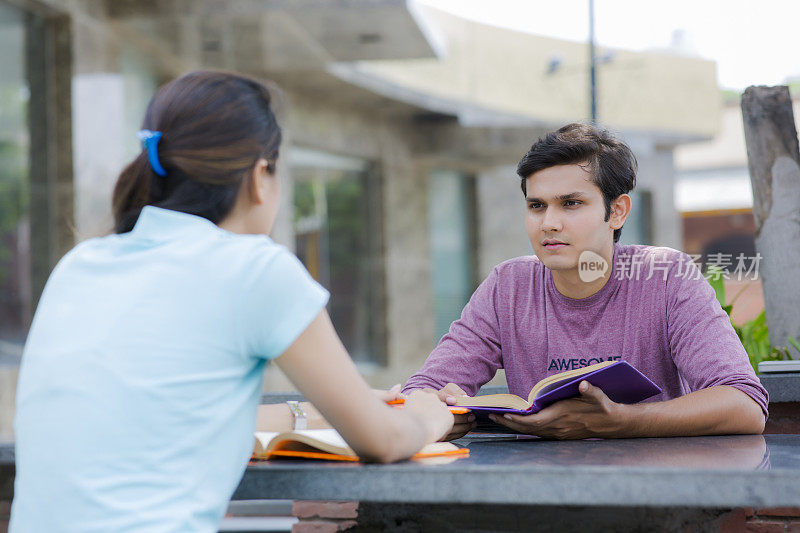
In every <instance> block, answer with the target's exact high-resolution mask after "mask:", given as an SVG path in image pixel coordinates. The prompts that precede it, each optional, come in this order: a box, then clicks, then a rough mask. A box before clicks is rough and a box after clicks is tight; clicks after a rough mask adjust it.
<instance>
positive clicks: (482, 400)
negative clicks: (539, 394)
mask: <svg viewBox="0 0 800 533" xmlns="http://www.w3.org/2000/svg"><path fill="white" fill-rule="evenodd" d="M456 405H460V406H464V407H506V408H509V409H520V410H525V409H528V408H530V406H531V404H530V403H528V402H526V401H525V400H523V399H522V398H520V397H519V396H517V395H515V394H487V395H486V396H473V397H471V398H463V397H458V396H457V397H456Z"/></svg>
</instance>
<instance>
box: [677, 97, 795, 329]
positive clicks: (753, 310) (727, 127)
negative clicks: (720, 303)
mask: <svg viewBox="0 0 800 533" xmlns="http://www.w3.org/2000/svg"><path fill="white" fill-rule="evenodd" d="M792 99H793V106H794V114H795V125H796V126H797V124H800V98H797V97H796V96H793V98H792ZM675 166H676V176H677V185H676V189H675V207H676V209H677V210H678V212H679V213H680V217H681V224H682V227H683V232H682V233H683V245H682V249H683V250H684V251H685V252H686V253H688V254H693V255H695V256H698V257H699V259H700V260H702V261H703V262H704V263H707V262H709V258H710V257H715V260H716V259H721V260H722V261H721V262H723V263H727V262H728V260H730V263H731V264H729V265H727V267H728V268H727V270H728V271H729V272H728V274H729V275H728V276H727V277H729V278H730V279H728V280H726V281H725V288H726V299H727V301H728V303H731V302H733V303H734V305H733V312H732V318H733V320H734V322H736V323H737V324H741V323H744V322H747V321H748V320H751V319H753V318H755V317H757V316H758V315H759V314H760V313H761V312H762V311H763V310H764V294H763V292H762V288H761V280H760V279H758V278H757V277H756V276H748V277H747V279H738V278H739V276H734V275H732V273H731V272H730V271H731V270H735V267H736V257H737V256H739V254H743V255H744V256H745V257H754V256H755V255H756V245H755V221H754V219H753V189H752V186H751V183H750V174H749V170H748V168H747V148H746V146H745V139H744V126H743V122H742V110H741V103H740V98H739V95H738V94H728V95H726V96H724V97H723V106H722V113H721V115H720V123H719V129H718V133H717V134H716V135H715V136H714V137H713V138H712V139H710V140H708V141H704V142H700V143H695V144H691V145H686V146H681V147H679V148H678V149H677V150H676V151H675ZM711 262H714V261H713V260H712V261H711ZM751 277H756V279H750V278H751ZM734 300H735V302H734Z"/></svg>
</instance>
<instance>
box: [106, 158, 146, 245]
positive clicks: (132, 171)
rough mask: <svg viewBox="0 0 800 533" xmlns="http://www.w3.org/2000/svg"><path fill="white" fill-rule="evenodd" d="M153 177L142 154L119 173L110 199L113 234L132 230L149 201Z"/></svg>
mask: <svg viewBox="0 0 800 533" xmlns="http://www.w3.org/2000/svg"><path fill="white" fill-rule="evenodd" d="M155 176H156V174H155V172H153V169H152V168H150V163H148V161H147V154H146V153H144V152H142V153H140V154H139V155H138V156H137V157H136V159H134V160H133V161H131V162H130V164H129V165H128V166H127V167H125V169H124V170H123V171H122V173H120V175H119V178H118V179H117V184H116V185H115V186H114V193H113V195H112V197H111V206H112V211H113V214H114V232H115V233H125V232H128V231H130V230H132V229H133V226H134V225H135V224H136V221H137V220H138V218H139V213H141V212H142V209H143V208H144V206H146V205H147V204H148V203H149V201H150V184H151V183H152V181H153V178H154V177H155Z"/></svg>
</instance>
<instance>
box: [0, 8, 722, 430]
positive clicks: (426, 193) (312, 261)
mask: <svg viewBox="0 0 800 533" xmlns="http://www.w3.org/2000/svg"><path fill="white" fill-rule="evenodd" d="M599 55H600V63H601V64H600V67H599V78H598V85H599V94H600V98H599V110H600V120H601V122H602V123H603V124H604V125H606V126H608V127H610V128H612V129H614V130H616V131H617V132H618V133H619V134H620V135H621V136H622V137H623V138H624V139H626V140H627V141H628V142H629V144H630V145H631V147H632V148H633V149H634V151H635V153H636V155H637V157H638V159H639V165H640V174H639V186H638V188H637V191H636V193H635V198H634V203H635V208H634V212H633V214H632V216H631V218H630V219H629V222H628V223H627V224H626V227H625V231H624V232H623V240H624V241H626V242H642V243H653V244H659V245H666V246H673V247H680V246H681V245H682V235H681V218H680V216H679V214H678V212H677V211H676V210H675V208H674V204H673V195H674V184H675V180H674V174H675V171H674V163H673V151H674V149H675V147H676V146H678V145H680V144H682V143H686V142H695V141H702V140H706V139H709V138H711V136H712V135H714V134H715V132H716V128H717V125H718V122H719V108H720V105H719V100H718V98H717V88H716V74H715V67H714V64H713V63H712V62H709V61H703V60H699V59H693V58H688V57H683V56H680V55H676V54H670V53H664V52H658V53H655V52H654V53H633V52H627V51H623V50H600V51H599ZM201 68H202V69H205V68H213V69H227V70H235V71H239V72H243V73H246V74H249V75H252V76H255V77H257V78H261V79H268V80H272V82H274V83H275V84H276V85H277V86H278V87H279V88H280V94H281V96H280V103H279V106H278V107H279V114H280V118H281V121H282V123H283V125H284V127H285V132H286V135H285V138H286V143H285V146H284V148H283V150H282V154H283V157H282V161H281V162H280V170H281V175H282V179H283V180H284V185H285V186H284V188H283V189H284V194H285V199H284V200H285V201H284V206H283V209H282V211H281V214H280V215H279V221H278V224H277V227H276V230H275V235H274V238H275V240H277V241H278V242H281V243H283V244H285V245H287V246H289V247H290V248H292V249H293V250H295V251H296V253H297V254H298V256H299V257H300V258H301V259H302V260H303V261H304V263H305V264H306V266H307V267H308V269H309V271H310V272H311V273H312V274H313V275H314V276H315V277H316V278H317V279H318V280H320V281H321V282H322V283H323V285H325V286H327V287H328V288H329V289H330V290H331V292H332V299H331V304H330V309H329V311H330V313H331V315H332V317H333V321H334V323H335V325H336V327H337V330H338V331H339V333H340V335H341V336H342V339H343V340H344V342H345V344H346V346H347V347H348V349H349V350H350V352H351V354H352V355H353V357H354V359H355V360H356V361H357V362H358V364H359V365H360V366H361V368H362V371H363V372H364V373H365V374H366V375H367V377H368V379H369V380H370V381H371V383H372V384H373V385H375V386H387V385H391V384H392V383H395V382H399V381H402V380H404V378H405V377H407V376H408V375H409V374H410V373H411V372H413V371H414V370H416V369H417V368H418V367H419V365H420V364H421V363H422V361H423V360H424V358H425V357H426V355H427V354H428V353H429V351H430V350H431V348H432V347H433V346H434V344H435V342H436V339H437V338H438V337H439V336H440V335H441V334H442V333H443V332H444V331H446V328H447V326H448V325H449V323H450V321H452V320H453V319H454V318H457V317H458V315H459V313H460V310H461V307H462V306H463V305H464V303H465V302H466V301H467V299H468V298H469V295H470V294H471V292H472V290H473V289H474V287H475V286H476V284H477V283H479V282H480V280H481V279H483V277H484V276H485V275H486V274H487V273H488V272H489V270H490V269H491V268H492V266H493V265H494V264H496V263H498V262H500V261H502V260H504V259H507V258H509V257H513V256H516V255H523V254H528V253H530V252H531V249H530V245H529V243H528V241H527V238H526V236H525V233H524V228H523V213H524V202H523V201H522V194H521V192H520V190H519V181H518V178H517V176H516V174H515V173H514V168H515V166H516V163H517V162H518V161H519V159H520V158H521V156H522V155H523V154H524V153H525V151H526V150H527V149H528V148H529V147H530V145H531V144H532V143H533V142H534V141H535V140H536V139H537V138H538V137H539V136H540V135H541V134H542V133H544V132H545V131H548V130H551V129H554V128H557V127H559V126H561V125H563V124H564V123H566V122H570V121H574V120H582V119H585V118H586V114H587V111H588V109H589V103H588V101H587V95H588V88H587V84H588V58H587V47H586V46H585V44H582V43H575V42H567V41H560V40H555V39H549V38H543V37H538V36H534V35H528V34H522V33H517V32H513V31H509V30H504V29H500V28H495V27H490V26H486V25H482V24H478V23H474V22H468V21H466V20H463V19H460V18H458V17H455V16H453V15H449V14H446V13H443V12H439V11H435V10H433V9H429V8H423V7H420V6H417V5H416V4H414V3H407V2H405V1H402V0H351V1H347V2H329V1H326V0H297V1H293V2H285V1H281V0H237V1H236V2H230V3H229V2H219V1H214V0H196V1H189V0H174V1H173V0H136V1H133V0H13V1H11V0H0V72H2V77H0V297H1V298H2V300H1V301H0V365H2V366H0V380H2V382H0V396H2V398H0V400H2V402H3V405H9V402H10V399H11V398H12V397H13V394H14V383H15V380H16V365H17V364H18V361H19V356H20V354H21V350H22V345H23V343H24V339H25V336H26V334H27V329H28V326H29V323H30V320H31V316H32V313H33V310H34V309H35V305H36V301H37V298H38V295H39V294H40V292H41V289H42V287H43V285H44V282H45V281H46V279H47V275H48V274H49V272H50V269H51V268H52V267H53V266H54V265H55V263H56V262H57V260H58V259H59V258H60V257H61V255H63V253H65V252H66V251H67V250H69V249H70V248H71V247H72V246H73V245H74V244H75V243H76V242H77V241H80V240H82V239H85V238H88V237H91V236H95V235H100V234H104V233H107V232H109V231H110V229H111V219H110V208H109V206H110V200H109V199H110V193H111V190H112V187H113V184H114V182H115V179H116V177H117V175H118V173H119V171H120V170H121V169H122V167H123V166H124V164H125V163H126V162H127V161H128V160H130V159H131V158H132V157H133V156H134V155H135V154H136V153H137V152H138V151H139V150H140V147H139V145H138V141H137V140H136V137H135V135H134V134H135V132H136V131H137V130H138V129H139V126H140V121H141V117H142V116H143V112H144V108H145V106H146V104H147V101H148V100H149V97H150V96H151V95H152V93H153V92H154V90H155V89H156V88H157V87H158V86H159V85H160V84H162V83H164V82H166V81H168V80H169V79H172V78H174V77H176V76H178V75H180V74H182V73H185V72H187V71H190V70H194V69H201ZM287 386H288V384H287V383H286V381H285V379H284V378H283V377H282V376H280V375H278V374H277V373H276V372H275V371H274V369H270V371H269V373H268V376H267V387H269V388H273V389H276V388H277V389H280V388H286V387H287ZM8 421H9V416H8V411H7V410H6V412H5V415H4V416H2V417H0V433H2V432H3V431H6V432H7V431H8V427H9V426H8Z"/></svg>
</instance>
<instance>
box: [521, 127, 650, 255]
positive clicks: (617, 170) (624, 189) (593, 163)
mask: <svg viewBox="0 0 800 533" xmlns="http://www.w3.org/2000/svg"><path fill="white" fill-rule="evenodd" d="M584 163H588V165H589V168H588V169H587V170H589V172H590V173H591V175H592V182H593V183H594V184H595V185H597V186H598V187H599V188H600V191H601V192H602V193H603V201H604V203H605V206H606V218H605V220H606V221H608V219H609V217H610V216H611V202H613V201H614V200H615V199H616V198H617V197H619V196H620V195H621V194H627V193H629V192H630V191H632V190H633V188H634V187H636V170H637V163H636V157H634V155H633V152H631V149H630V148H629V147H628V145H627V144H625V143H624V142H622V141H620V140H618V139H616V138H615V137H614V136H613V135H612V134H611V133H610V132H608V131H607V130H603V129H599V128H595V127H594V126H590V125H588V124H578V123H572V124H567V125H566V126H564V127H562V128H560V129H559V130H558V131H553V132H550V133H548V134H547V135H545V136H544V137H543V138H539V140H538V141H536V142H535V143H534V144H533V146H531V149H530V150H528V153H526V154H525V156H524V157H523V158H522V161H520V162H519V165H517V174H518V175H519V177H520V178H521V180H522V181H521V187H522V194H524V195H526V196H527V195H528V191H527V187H526V185H527V184H526V181H525V180H526V179H527V178H529V177H530V175H531V174H533V173H534V172H538V171H540V170H544V169H546V168H550V167H554V166H556V165H573V164H584ZM621 234H622V228H620V229H616V230H614V242H617V241H619V237H620V235H621Z"/></svg>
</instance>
